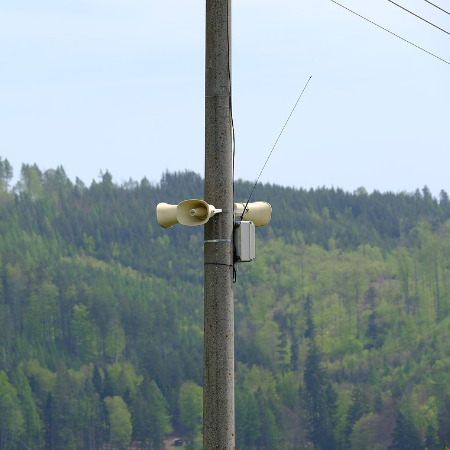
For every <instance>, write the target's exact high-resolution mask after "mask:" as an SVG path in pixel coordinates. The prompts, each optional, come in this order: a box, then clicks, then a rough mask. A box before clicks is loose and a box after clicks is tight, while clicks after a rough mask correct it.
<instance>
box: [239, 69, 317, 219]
mask: <svg viewBox="0 0 450 450" xmlns="http://www.w3.org/2000/svg"><path fill="white" fill-rule="evenodd" d="M311 78H312V75H311V76H310V77H309V78H308V81H307V82H306V84H305V87H304V88H303V90H302V92H301V94H300V95H299V96H298V99H297V101H296V102H295V105H294V107H293V108H292V111H291V113H290V114H289V117H288V118H287V120H286V122H285V123H284V125H283V128H282V129H281V131H280V134H279V135H278V137H277V140H276V141H275V144H273V147H272V150H271V151H270V153H269V156H268V157H267V159H266V162H265V163H264V166H263V168H262V169H261V172H260V173H259V176H258V178H257V180H256V182H255V185H254V186H253V189H252V192H250V196H249V197H248V200H247V203H246V204H245V206H244V211H242V216H241V218H240V220H241V221H242V219H243V217H244V214H245V211H246V210H247V206H248V203H249V202H250V199H251V198H252V195H253V191H254V190H255V187H256V185H257V184H258V181H259V179H260V178H261V175H262V173H263V170H264V169H265V168H266V165H267V162H268V161H269V158H270V157H271V156H272V153H273V151H274V149H275V147H276V145H277V144H278V141H279V139H280V137H281V135H282V134H283V131H284V129H285V128H286V125H287V123H288V122H289V119H290V118H291V116H292V114H293V112H294V110H295V108H296V107H297V104H298V102H299V101H300V99H301V98H302V95H303V92H305V89H306V88H307V86H308V83H309V82H310V81H311Z"/></svg>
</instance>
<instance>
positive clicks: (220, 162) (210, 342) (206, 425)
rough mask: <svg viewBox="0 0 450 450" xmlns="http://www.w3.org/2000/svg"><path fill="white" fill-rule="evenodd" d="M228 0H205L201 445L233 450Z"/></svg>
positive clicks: (231, 166) (229, 9)
mask: <svg viewBox="0 0 450 450" xmlns="http://www.w3.org/2000/svg"><path fill="white" fill-rule="evenodd" d="M230 100H231V0H206V58H205V201H206V202H207V203H209V204H212V205H214V206H216V207H217V208H221V209H222V210H223V212H222V213H221V214H217V215H215V216H214V217H212V218H211V219H210V220H209V221H208V222H207V223H206V224H205V244H204V255H205V280H204V284H205V291H204V296H205V297H204V300H205V316H204V326H205V337H204V367H203V449H204V450H206V449H220V450H233V449H234V447H235V437H234V298H233V289H232V284H233V222H234V203H233V155H232V134H231V133H232V130H231V111H230Z"/></svg>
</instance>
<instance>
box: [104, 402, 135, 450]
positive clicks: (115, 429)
mask: <svg viewBox="0 0 450 450" xmlns="http://www.w3.org/2000/svg"><path fill="white" fill-rule="evenodd" d="M104 402H105V405H106V409H107V411H108V419H109V433H110V441H111V442H114V443H116V444H118V445H119V447H120V448H122V449H124V448H126V446H127V445H128V444H129V443H130V442H131V433H132V431H133V427H132V425H131V414H130V412H129V411H128V408H127V404H126V403H125V402H124V401H123V399H122V397H118V396H114V397H106V398H105V399H104Z"/></svg>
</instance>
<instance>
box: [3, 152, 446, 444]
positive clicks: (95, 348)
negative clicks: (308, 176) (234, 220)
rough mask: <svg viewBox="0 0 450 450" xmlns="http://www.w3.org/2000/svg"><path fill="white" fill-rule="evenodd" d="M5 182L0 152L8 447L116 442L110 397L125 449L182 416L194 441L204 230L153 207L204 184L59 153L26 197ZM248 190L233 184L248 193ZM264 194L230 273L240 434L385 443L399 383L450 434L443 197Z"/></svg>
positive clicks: (420, 423)
mask: <svg viewBox="0 0 450 450" xmlns="http://www.w3.org/2000/svg"><path fill="white" fill-rule="evenodd" d="M11 179H12V167H11V166H10V164H9V163H7V160H6V159H0V256H1V261H0V371H3V372H0V373H3V375H2V380H3V381H2V386H3V391H2V392H7V393H8V394H7V395H6V397H5V395H4V396H3V397H2V399H3V400H2V401H3V402H4V404H5V405H7V409H1V408H0V414H4V416H2V417H3V419H4V420H2V422H1V424H0V428H1V427H3V428H1V429H2V430H5V429H6V430H8V434H7V437H6V438H4V436H5V434H4V433H3V431H2V433H3V434H2V435H1V436H2V438H4V439H6V440H4V441H2V442H3V444H5V443H6V444H5V445H6V446H5V445H3V447H2V449H3V448H5V449H7V450H23V449H24V448H33V449H36V450H37V449H44V448H45V449H57V448H67V449H71V448H73V449H78V448H80V449H83V450H84V449H92V448H102V447H103V446H105V445H107V444H108V442H109V441H110V439H111V438H112V434H111V428H110V426H111V422H110V420H111V412H112V411H121V412H119V413H118V417H119V418H120V420H119V422H118V423H119V424H122V425H118V428H117V429H118V430H122V431H123V430H125V431H123V433H122V435H120V433H119V434H118V435H117V436H119V435H120V436H122V437H123V436H125V437H126V439H125V437H123V439H122V438H120V437H117V439H119V440H120V439H122V441H121V445H126V443H128V442H130V441H131V440H133V441H134V442H135V443H136V442H141V443H142V446H143V447H145V446H147V447H149V448H150V447H151V448H154V449H157V450H161V449H163V447H164V435H165V434H167V433H169V432H170V430H171V429H172V428H173V429H175V430H176V431H177V432H179V431H180V430H181V431H183V430H184V431H186V433H187V434H186V437H187V441H188V442H189V445H192V446H194V445H195V443H196V442H197V441H196V439H197V437H198V433H199V427H200V425H201V421H199V416H201V407H200V408H199V404H200V405H201V395H200V394H199V392H201V387H200V386H201V383H202V352H203V288H202V280H203V265H202V245H201V243H202V239H203V238H202V230H201V228H200V227H198V228H195V227H194V228H192V227H181V226H177V227H173V228H171V229H170V230H163V229H161V228H160V227H159V226H158V224H157V222H156V217H155V211H154V208H155V205H156V204H157V203H158V202H160V201H167V202H169V203H176V202H178V201H180V199H183V198H201V196H202V192H203V180H202V179H201V177H200V176H198V175H196V174H193V173H191V172H184V173H176V174H170V173H165V174H164V175H163V177H162V180H161V182H160V183H159V184H157V185H153V184H151V183H149V182H148V180H146V179H144V180H142V181H141V182H140V183H139V182H135V181H133V180H130V181H128V182H126V183H124V184H123V185H122V186H119V185H117V184H115V183H114V180H113V177H112V175H111V174H110V173H109V172H106V173H102V174H101V177H100V181H99V182H93V183H92V185H91V186H89V187H86V186H85V185H84V184H83V183H82V182H81V180H79V179H77V180H76V182H75V184H73V183H72V182H71V181H70V180H69V179H68V178H67V175H66V173H65V171H64V169H63V168H62V167H58V168H56V169H55V170H53V169H49V170H47V171H45V172H42V171H41V170H40V169H39V168H38V167H37V166H36V165H32V166H31V165H23V166H22V170H21V174H20V181H19V183H18V184H17V185H16V187H15V188H14V192H12V190H11V187H10V182H11ZM250 187H251V186H250V184H249V183H247V182H243V181H237V182H236V184H235V195H236V200H237V201H239V200H242V199H245V198H246V196H248V192H249V190H250ZM255 195H258V196H259V198H256V197H255V200H259V199H260V200H266V201H269V202H271V203H272V206H273V208H274V214H273V217H272V221H271V223H270V225H268V226H267V227H264V228H261V229H259V230H258V233H257V239H258V240H257V259H256V261H254V262H253V263H251V264H242V265H240V266H239V272H238V282H237V283H236V284H235V286H234V288H235V300H236V303H235V337H236V345H235V350H236V365H237V371H236V383H237V386H236V414H237V417H238V420H237V421H236V446H237V447H236V448H249V449H252V448H259V449H261V450H263V449H266V448H280V449H283V450H284V449H286V450H287V449H297V448H298V449H300V448H306V447H307V446H308V445H309V443H310V442H311V439H310V438H311V437H314V440H315V441H314V442H315V443H316V448H339V449H344V448H348V447H349V446H350V445H353V447H355V448H361V445H362V444H361V443H362V442H364V441H367V445H368V447H367V448H369V446H372V447H373V448H374V449H375V448H376V449H377V450H381V449H383V450H386V449H387V447H388V445H389V444H390V443H389V442H387V440H389V436H390V435H391V432H392V431H393V427H394V421H395V417H396V416H395V413H396V411H395V409H394V407H393V398H394V399H395V402H396V404H397V405H398V408H399V409H400V410H401V411H402V412H403V413H404V414H405V415H406V416H407V417H408V418H409V419H408V420H410V422H411V424H412V426H413V428H414V429H415V430H418V432H419V433H420V435H421V436H422V437H423V438H426V437H427V436H428V438H427V439H428V440H427V442H428V444H429V445H430V447H431V446H433V445H436V442H435V441H436V439H438V441H439V447H442V446H443V445H449V442H450V431H449V430H450V406H449V405H450V402H449V401H448V398H449V396H450V391H449V389H448V386H450V376H449V374H450V359H449V357H448V355H449V354H450V331H449V330H450V256H449V255H450V220H449V219H450V202H449V201H448V195H447V194H446V193H445V192H444V191H443V192H441V195H440V198H439V201H438V200H436V199H433V198H432V197H431V195H430V194H429V190H427V189H424V190H423V191H418V192H416V193H414V194H405V193H402V194H393V193H386V194H381V193H379V192H373V193H370V194H369V193H367V192H366V191H365V190H364V189H363V188H359V189H358V190H357V191H356V192H355V193H353V194H351V193H347V192H344V191H342V190H340V189H325V188H319V189H315V190H314V189H311V190H309V191H306V190H303V189H290V188H282V187H279V186H271V185H261V186H259V187H258V189H257V190H256V191H255ZM277 208H283V211H282V213H280V211H278V212H277ZM5 375H6V378H5ZM5 380H6V381H5ZM189 380H192V383H193V384H189ZM189 385H190V386H191V390H192V391H193V392H197V396H195V395H194V396H193V397H192V395H191V397H192V398H194V399H195V398H196V399H197V400H195V401H193V402H191V406H192V405H194V406H195V405H196V408H197V409H195V408H194V406H192V408H194V409H193V410H192V411H194V412H193V417H194V416H195V417H196V420H194V421H193V422H189V420H190V418H189V417H188V416H186V411H184V416H183V412H182V405H185V406H186V404H189V402H188V401H187V400H186V399H189V398H190V397H189V395H187V393H188V392H189V389H187V388H186V386H189ZM183 386H184V387H183ZM193 386H194V387H193ZM358 389H361V391H362V392H363V393H364V395H365V396H366V399H365V400H364V401H362V399H361V398H359V399H358V398H357V397H358V396H357V393H358V392H359V391H358ZM5 398H7V399H8V400H5ZM105 398H110V400H107V401H106V402H105V401H104V399H105ZM115 398H120V399H121V402H122V403H121V402H120V401H119V400H114V399H115ZM192 398H191V400H192ZM111 402H113V403H114V405H116V406H111V405H113V403H111ZM107 403H109V404H110V406H111V408H112V409H111V411H110V412H108V409H107V407H106V405H107ZM117 405H119V406H117ZM123 405H125V407H126V408H124V407H123ZM185 406H183V408H185ZM5 408H6V407H5ZM3 411H11V414H10V415H6V413H4V412H3ZM124 411H128V413H129V415H130V416H129V419H127V417H128V416H127V414H126V412H124ZM198 411H200V412H198ZM180 422H182V423H183V426H180ZM128 423H129V424H130V425H131V428H130V427H129V426H128ZM124 424H125V425H124ZM430 427H431V428H430ZM11 429H14V432H13V433H12V434H11V432H10V431H11ZM130 429H131V430H132V431H131V432H130V431H129V430H130ZM306 429H308V430H309V431H310V432H311V434H310V435H308V434H307V433H305V432H304V430H306ZM374 430H375V431H374ZM427 430H435V432H432V431H430V432H429V433H428V435H427ZM122 431H121V432H122ZM130 433H131V435H130ZM189 433H191V434H190V436H191V437H188V434H189ZM436 436H437V437H436ZM114 439H116V438H114ZM386 439H387V440H386ZM433 439H434V440H433ZM358 446H359V447H358ZM380 446H381V447H380Z"/></svg>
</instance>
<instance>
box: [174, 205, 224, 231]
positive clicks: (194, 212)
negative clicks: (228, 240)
mask: <svg viewBox="0 0 450 450" xmlns="http://www.w3.org/2000/svg"><path fill="white" fill-rule="evenodd" d="M219 212H222V210H221V209H216V208H215V207H214V206H213V205H208V203H206V202H205V201H203V200H185V201H184V202H181V203H178V206H177V219H178V222H180V223H181V224H182V225H187V226H188V227H195V226H197V225H204V224H205V223H206V222H208V220H209V219H210V218H211V217H212V216H214V214H217V213H219Z"/></svg>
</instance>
